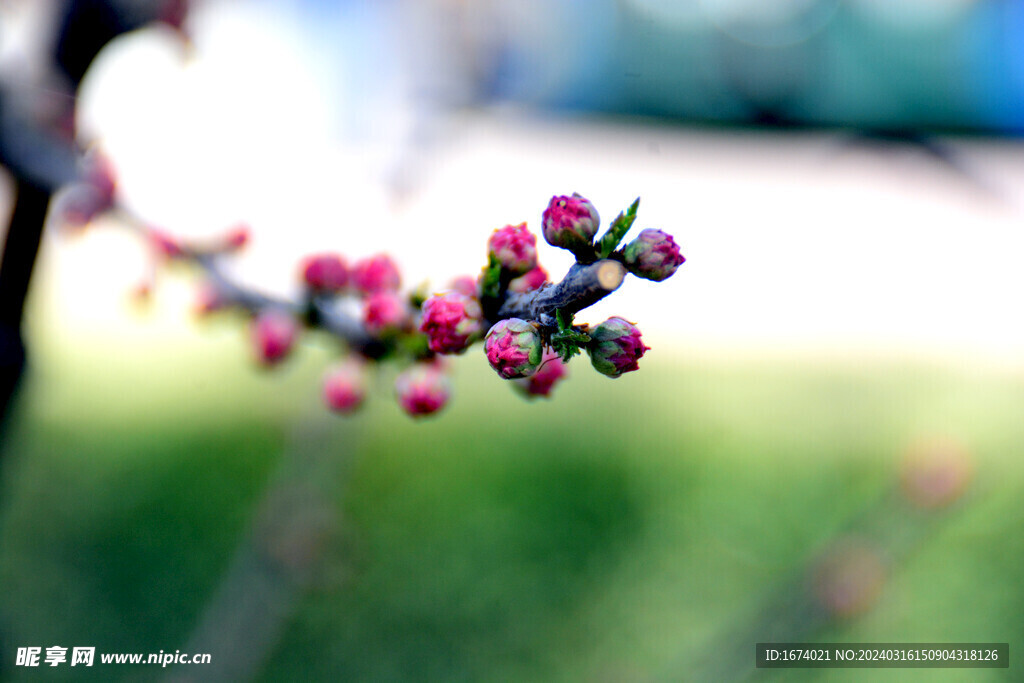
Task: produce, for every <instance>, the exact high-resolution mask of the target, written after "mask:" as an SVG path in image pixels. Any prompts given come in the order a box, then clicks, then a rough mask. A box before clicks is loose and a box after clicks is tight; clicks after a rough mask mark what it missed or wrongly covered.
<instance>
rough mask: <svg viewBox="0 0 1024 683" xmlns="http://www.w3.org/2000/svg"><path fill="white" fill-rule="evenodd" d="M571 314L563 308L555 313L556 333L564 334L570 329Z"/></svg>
mask: <svg viewBox="0 0 1024 683" xmlns="http://www.w3.org/2000/svg"><path fill="white" fill-rule="evenodd" d="M572 319H573V314H572V313H571V312H569V311H567V310H565V309H564V308H559V309H557V310H556V311H555V320H557V321H558V331H559V332H565V331H566V330H571V329H572Z"/></svg>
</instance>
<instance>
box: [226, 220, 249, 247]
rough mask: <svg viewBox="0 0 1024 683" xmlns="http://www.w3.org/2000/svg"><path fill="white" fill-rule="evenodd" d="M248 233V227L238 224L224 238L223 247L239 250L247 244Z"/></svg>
mask: <svg viewBox="0 0 1024 683" xmlns="http://www.w3.org/2000/svg"><path fill="white" fill-rule="evenodd" d="M249 237H250V231H249V226H248V225H245V224H244V223H239V224H238V225H236V226H235V227H233V228H231V230H229V231H228V234H227V235H225V236H224V246H225V247H226V248H227V249H232V250H233V249H241V248H242V247H244V246H245V245H247V244H248V243H249Z"/></svg>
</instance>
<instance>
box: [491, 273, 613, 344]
mask: <svg viewBox="0 0 1024 683" xmlns="http://www.w3.org/2000/svg"><path fill="white" fill-rule="evenodd" d="M625 277H626V268H625V266H623V265H622V264H621V263H619V262H618V261H612V260H610V259H604V260H601V261H597V262H595V263H591V264H588V265H580V264H579V263H575V264H573V265H572V267H571V268H569V272H568V273H566V274H565V277H564V278H562V281H561V282H559V283H557V284H553V285H545V286H543V287H541V288H540V289H536V290H534V291H532V292H527V293H526V294H509V295H508V297H507V298H506V299H505V303H504V304H503V305H502V306H501V308H500V309H498V317H499V318H522V319H524V320H536V321H538V322H540V323H541V324H542V325H546V326H549V327H554V326H557V325H558V322H557V320H556V319H555V312H556V311H559V310H561V311H565V312H568V313H576V312H578V311H581V310H583V309H584V308H587V307H588V306H593V305H594V304H596V303H597V302H598V301H600V300H601V299H603V298H604V297H606V296H608V295H609V294H611V293H612V292H614V291H615V290H616V289H618V288H619V285H621V284H622V280H623V278H625Z"/></svg>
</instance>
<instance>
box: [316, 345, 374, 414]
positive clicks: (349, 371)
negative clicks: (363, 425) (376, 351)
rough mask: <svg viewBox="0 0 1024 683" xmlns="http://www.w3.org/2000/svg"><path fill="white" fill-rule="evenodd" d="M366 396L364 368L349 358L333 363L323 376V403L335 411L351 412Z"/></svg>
mask: <svg viewBox="0 0 1024 683" xmlns="http://www.w3.org/2000/svg"><path fill="white" fill-rule="evenodd" d="M365 398H366V368H365V365H364V363H363V362H361V361H359V360H357V359H355V358H351V359H348V360H345V361H342V362H341V363H339V364H337V365H335V366H334V367H333V368H331V369H329V370H328V371H327V374H326V375H325V376H324V403H326V404H327V407H328V408H330V409H331V410H332V411H334V412H336V413H351V412H354V411H355V410H356V409H357V408H359V406H361V405H362V404H363V400H364V399H365Z"/></svg>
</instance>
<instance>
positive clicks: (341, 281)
mask: <svg viewBox="0 0 1024 683" xmlns="http://www.w3.org/2000/svg"><path fill="white" fill-rule="evenodd" d="M348 277H349V273H348V267H347V266H346V265H345V261H344V259H342V258H341V256H339V255H338V254H314V255H313V256H309V257H307V258H306V259H305V260H304V261H303V262H302V281H303V282H305V283H306V286H307V287H309V288H310V289H312V290H313V291H314V292H318V293H327V294H336V293H338V292H340V291H341V290H342V289H344V288H345V285H346V284H348Z"/></svg>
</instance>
